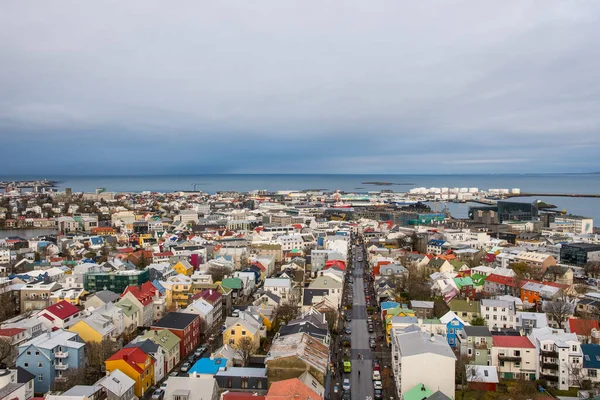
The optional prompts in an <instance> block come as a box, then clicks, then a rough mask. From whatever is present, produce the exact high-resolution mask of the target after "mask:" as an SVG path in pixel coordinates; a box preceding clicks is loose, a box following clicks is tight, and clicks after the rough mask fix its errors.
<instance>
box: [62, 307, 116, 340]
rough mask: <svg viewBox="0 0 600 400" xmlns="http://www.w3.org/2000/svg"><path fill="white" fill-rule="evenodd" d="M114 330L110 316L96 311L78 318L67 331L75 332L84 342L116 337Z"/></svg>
mask: <svg viewBox="0 0 600 400" xmlns="http://www.w3.org/2000/svg"><path fill="white" fill-rule="evenodd" d="M115 330H116V328H115V325H114V324H113V322H112V320H111V319H110V318H106V317H104V316H103V315H101V314H100V313H96V312H94V313H92V314H90V315H89V316H87V317H85V318H83V319H81V320H79V321H78V322H77V323H75V324H74V325H73V326H71V327H70V328H69V331H71V332H75V333H77V334H78V335H79V337H80V338H81V339H82V340H83V341H84V342H86V343H88V342H94V343H100V342H102V341H103V340H105V339H110V338H111V337H116V335H115V334H114V332H115Z"/></svg>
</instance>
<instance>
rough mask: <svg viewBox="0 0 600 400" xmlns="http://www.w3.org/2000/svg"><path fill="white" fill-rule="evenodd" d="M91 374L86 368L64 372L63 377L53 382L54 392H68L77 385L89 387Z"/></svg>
mask: <svg viewBox="0 0 600 400" xmlns="http://www.w3.org/2000/svg"><path fill="white" fill-rule="evenodd" d="M94 382H95V381H92V382H90V376H89V372H88V371H87V370H86V369H85V368H70V369H68V370H66V371H64V372H63V374H62V376H61V377H59V378H57V379H55V380H54V382H52V390H54V391H58V392H66V391H67V390H69V389H71V388H72V387H73V386H76V385H89V384H92V383H94Z"/></svg>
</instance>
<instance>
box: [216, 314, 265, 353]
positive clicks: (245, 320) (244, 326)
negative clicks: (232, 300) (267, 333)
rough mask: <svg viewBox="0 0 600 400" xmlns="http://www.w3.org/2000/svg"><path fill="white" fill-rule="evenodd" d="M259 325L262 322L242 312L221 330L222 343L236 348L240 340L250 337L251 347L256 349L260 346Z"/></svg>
mask: <svg viewBox="0 0 600 400" xmlns="http://www.w3.org/2000/svg"><path fill="white" fill-rule="evenodd" d="M261 326H262V324H261V323H260V322H258V321H257V320H255V319H254V318H253V317H252V316H251V315H249V314H246V313H243V312H242V313H241V315H240V317H238V318H237V319H236V320H234V321H233V322H230V324H228V326H227V327H226V329H225V331H224V332H223V344H228V345H230V346H231V347H234V348H237V346H238V343H239V342H240V340H242V339H243V338H250V340H251V341H252V343H253V345H254V346H253V349H254V350H257V349H258V348H259V347H260V337H261Z"/></svg>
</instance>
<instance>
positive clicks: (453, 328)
mask: <svg viewBox="0 0 600 400" xmlns="http://www.w3.org/2000/svg"><path fill="white" fill-rule="evenodd" d="M440 322H441V323H442V324H445V325H446V332H447V333H446V340H448V344H449V345H450V347H456V346H457V336H458V334H459V332H460V331H462V329H463V328H464V326H465V325H466V324H465V321H463V320H462V319H461V318H460V317H459V316H458V315H456V314H455V313H454V312H452V311H448V312H447V313H446V314H444V316H443V317H442V318H440Z"/></svg>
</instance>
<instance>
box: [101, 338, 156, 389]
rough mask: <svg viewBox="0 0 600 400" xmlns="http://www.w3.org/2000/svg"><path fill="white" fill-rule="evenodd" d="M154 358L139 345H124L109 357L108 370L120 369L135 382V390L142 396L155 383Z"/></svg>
mask: <svg viewBox="0 0 600 400" xmlns="http://www.w3.org/2000/svg"><path fill="white" fill-rule="evenodd" d="M154 362H155V361H154V359H153V358H152V357H151V356H150V355H149V354H147V353H145V352H144V351H143V350H142V349H140V348H139V347H124V348H122V349H121V350H119V351H117V352H116V353H115V354H113V355H112V356H111V357H110V358H109V359H107V360H106V361H105V362H104V364H105V365H106V372H107V373H109V374H110V373H111V372H113V371H114V370H119V371H121V372H123V373H124V374H125V375H127V376H128V377H130V378H131V379H133V381H134V382H135V384H134V389H133V392H134V393H135V395H136V396H138V397H142V396H144V394H145V393H146V391H148V390H149V389H150V386H152V385H154V382H155V381H154Z"/></svg>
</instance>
